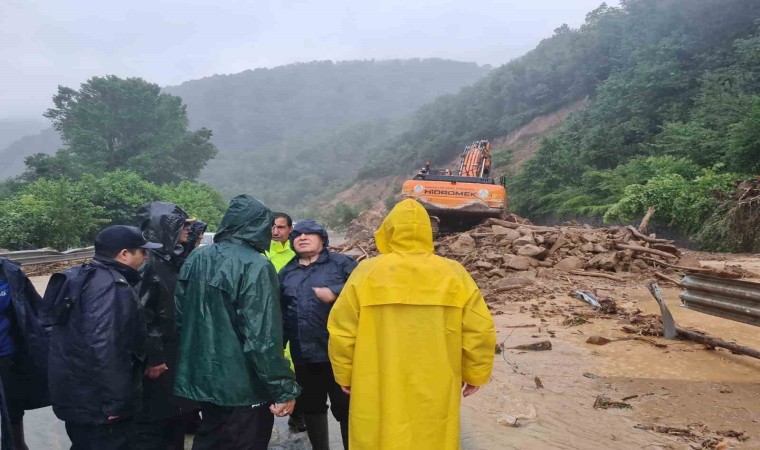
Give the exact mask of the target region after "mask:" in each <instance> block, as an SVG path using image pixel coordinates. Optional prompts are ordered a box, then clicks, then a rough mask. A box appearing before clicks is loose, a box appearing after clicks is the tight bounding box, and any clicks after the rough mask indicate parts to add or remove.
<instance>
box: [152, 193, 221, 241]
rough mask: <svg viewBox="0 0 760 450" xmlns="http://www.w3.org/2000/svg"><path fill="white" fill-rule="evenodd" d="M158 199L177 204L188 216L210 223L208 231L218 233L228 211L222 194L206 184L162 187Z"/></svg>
mask: <svg viewBox="0 0 760 450" xmlns="http://www.w3.org/2000/svg"><path fill="white" fill-rule="evenodd" d="M158 198H160V199H161V200H162V201H165V202H171V203H176V204H177V205H180V206H181V207H182V208H183V209H185V211H187V213H188V214H190V215H192V216H195V217H197V218H198V219H199V220H202V221H204V222H206V223H208V224H209V227H208V231H216V227H217V226H218V225H219V222H221V221H222V216H223V215H224V211H225V210H226V209H227V202H226V201H225V200H224V197H222V194H220V193H219V192H218V191H217V190H215V189H214V188H212V187H211V186H209V185H208V184H206V183H191V182H189V181H183V182H182V183H180V184H165V185H163V186H161V187H160V189H159V193H158Z"/></svg>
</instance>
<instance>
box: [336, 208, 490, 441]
mask: <svg viewBox="0 0 760 450" xmlns="http://www.w3.org/2000/svg"><path fill="white" fill-rule="evenodd" d="M375 241H376V243H377V248H378V249H379V250H380V253H382V254H381V255H380V256H378V257H376V258H371V259H368V260H366V261H363V262H361V263H360V264H359V266H358V267H357V268H356V269H354V272H353V273H352V274H351V277H350V278H349V279H348V281H347V282H346V285H345V287H344V288H343V291H342V292H341V294H340V297H339V298H338V300H337V301H336V302H335V305H334V306H333V309H332V312H331V313H330V317H329V319H328V323H327V328H328V330H329V332H330V341H329V355H330V361H331V363H332V366H333V372H334V374H335V380H336V381H337V382H338V384H339V385H341V386H343V387H344V390H345V391H346V392H349V393H350V394H351V403H350V412H349V424H350V436H349V442H350V444H349V448H351V449H352V450H363V449H372V450H375V449H414V450H423V449H431V450H445V449H458V448H459V406H460V396H461V395H464V396H465V397H466V396H468V395H471V394H474V393H475V392H476V391H477V390H478V388H479V386H482V385H483V384H485V383H486V382H488V381H489V379H490V376H491V369H492V368H493V358H494V352H495V347H496V334H495V331H494V327H493V319H492V317H491V314H490V313H489V312H488V308H487V307H486V303H485V301H484V299H483V296H482V294H481V293H480V290H479V289H478V287H477V285H476V284H475V282H474V281H473V279H472V277H470V275H469V274H468V273H467V271H466V270H465V269H464V267H462V266H461V265H460V264H459V263H458V262H456V261H453V260H450V259H446V258H442V257H440V256H436V255H434V254H433V236H432V228H431V226H430V217H429V216H428V214H427V211H425V209H424V208H423V207H422V205H420V204H419V203H418V202H416V201H414V200H411V199H407V200H404V201H402V202H400V203H399V204H397V205H396V207H394V208H393V210H392V211H391V212H390V213H389V214H388V216H387V217H386V218H385V220H384V221H383V223H382V225H381V226H380V228H379V229H378V230H377V232H375ZM463 387H464V389H463Z"/></svg>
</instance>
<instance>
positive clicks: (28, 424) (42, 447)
mask: <svg viewBox="0 0 760 450" xmlns="http://www.w3.org/2000/svg"><path fill="white" fill-rule="evenodd" d="M328 417H329V418H330V424H329V427H330V448H331V449H333V450H340V449H342V448H343V444H342V443H341V440H340V428H339V426H338V422H337V421H335V419H334V418H333V417H332V416H331V415H330V414H329V413H328ZM24 428H25V431H26V443H27V445H28V446H29V450H68V449H69V448H70V447H71V442H70V441H69V438H68V436H67V435H66V429H65V428H64V425H63V422H61V421H60V420H58V419H57V418H56V417H55V415H54V414H53V410H52V408H49V407H48V408H40V409H36V410H33V411H27V412H26V415H25V416H24ZM192 442H193V441H192V436H190V435H188V436H187V437H186V438H185V448H186V449H190V448H191V447H192ZM269 448H270V449H271V450H308V449H310V448H311V445H309V438H308V437H307V436H306V433H291V431H290V429H289V427H288V419H287V418H279V417H278V418H275V421H274V430H272V439H271V440H270V441H269Z"/></svg>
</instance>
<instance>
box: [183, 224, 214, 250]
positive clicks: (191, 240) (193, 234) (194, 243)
mask: <svg viewBox="0 0 760 450" xmlns="http://www.w3.org/2000/svg"><path fill="white" fill-rule="evenodd" d="M206 228H208V224H207V223H206V222H201V221H200V220H196V221H194V222H190V226H189V230H188V232H187V241H186V242H185V243H184V244H182V247H184V249H185V251H184V253H182V257H183V258H187V257H188V256H190V252H192V251H193V250H195V249H196V248H198V247H199V246H200V245H201V242H202V241H203V233H205V232H206Z"/></svg>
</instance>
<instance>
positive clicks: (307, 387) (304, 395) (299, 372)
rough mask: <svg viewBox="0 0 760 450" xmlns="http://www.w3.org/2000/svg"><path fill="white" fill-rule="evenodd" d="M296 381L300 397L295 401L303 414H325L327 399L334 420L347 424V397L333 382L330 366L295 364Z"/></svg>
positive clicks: (327, 364) (333, 377)
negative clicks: (299, 389)
mask: <svg viewBox="0 0 760 450" xmlns="http://www.w3.org/2000/svg"><path fill="white" fill-rule="evenodd" d="M295 368H296V381H297V382H298V384H300V385H301V396H300V397H298V400H296V405H298V409H299V411H301V412H302V413H304V414H325V413H326V412H327V397H330V410H331V411H332V415H333V417H335V420H337V421H338V422H342V423H347V422H348V395H346V394H345V393H344V392H343V391H342V390H341V389H340V386H338V383H336V382H335V376H334V375H333V371H332V366H331V365H330V363H329V362H326V363H309V364H296V365H295Z"/></svg>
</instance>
